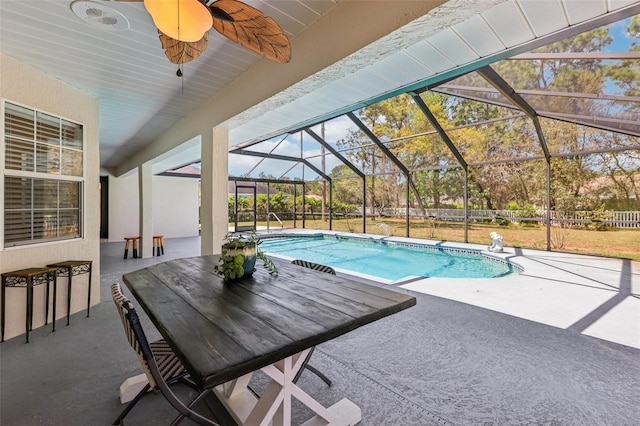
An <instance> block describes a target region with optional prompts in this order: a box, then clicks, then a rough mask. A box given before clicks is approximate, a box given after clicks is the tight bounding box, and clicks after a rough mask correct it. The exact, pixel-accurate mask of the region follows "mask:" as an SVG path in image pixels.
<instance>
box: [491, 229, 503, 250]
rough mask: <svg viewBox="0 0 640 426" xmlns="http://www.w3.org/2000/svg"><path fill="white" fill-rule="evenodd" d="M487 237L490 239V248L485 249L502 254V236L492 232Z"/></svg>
mask: <svg viewBox="0 0 640 426" xmlns="http://www.w3.org/2000/svg"><path fill="white" fill-rule="evenodd" d="M489 236H490V237H491V246H490V247H487V250H489V251H492V252H495V253H502V250H503V244H504V241H503V238H502V235H500V234H498V233H497V232H492V233H490V234H489Z"/></svg>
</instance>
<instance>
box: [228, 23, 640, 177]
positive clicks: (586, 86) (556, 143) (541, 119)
mask: <svg viewBox="0 0 640 426" xmlns="http://www.w3.org/2000/svg"><path fill="white" fill-rule="evenodd" d="M434 97H436V98H437V100H438V101H437V102H434V101H433V99H434ZM389 99H392V98H389ZM389 99H386V100H384V101H382V102H380V103H378V106H379V107H380V108H383V107H384V106H383V103H384V102H385V101H388V100H389ZM393 100H394V101H395V102H396V104H397V105H402V106H403V108H404V109H403V110H404V111H405V113H406V114H416V113H418V112H419V113H420V114H422V117H423V119H422V121H423V122H422V123H421V125H420V126H417V127H416V126H414V127H413V128H412V129H411V131H410V132H407V133H406V134H402V135H400V136H397V137H394V138H388V137H385V136H384V132H378V131H377V128H380V127H381V126H371V125H370V124H369V123H370V122H371V117H366V116H365V115H366V113H365V109H366V108H361V109H358V110H354V111H350V112H348V113H346V114H342V115H339V116H336V117H333V118H331V119H329V120H325V121H323V122H318V123H314V124H313V125H310V126H305V127H304V128H302V129H291V130H290V131H289V132H287V133H284V134H282V135H279V136H277V137H274V138H270V139H267V140H262V141H251V142H249V143H245V144H242V145H236V146H232V147H230V148H229V153H230V159H229V175H230V176H236V177H244V178H252V177H253V178H258V177H265V176H268V177H271V178H276V179H293V180H313V179H319V178H322V177H325V178H326V177H327V176H326V174H328V173H329V172H330V171H331V170H332V169H333V168H334V167H335V166H337V165H346V166H347V167H346V168H345V174H344V175H343V176H342V177H344V176H351V177H357V176H358V175H360V174H371V173H372V172H373V171H372V170H367V166H366V165H364V164H359V163H358V161H354V160H353V159H354V158H357V151H361V150H364V149H367V150H369V152H373V155H378V156H384V157H386V158H387V159H390V160H391V161H392V162H393V164H394V166H395V170H393V171H391V172H394V173H395V172H397V173H401V174H407V173H411V172H414V171H418V170H435V169H442V168H451V167H462V168H464V169H466V168H467V167H468V166H473V165H483V164H491V163H496V162H514V161H521V160H533V159H546V160H547V161H549V160H550V159H551V158H552V157H562V156H569V155H581V154H590V153H594V152H611V151H628V150H640V15H636V16H633V17H630V18H626V19H624V20H622V21H618V22H614V23H611V24H608V25H606V26H603V27H600V28H593V29H591V30H590V31H587V32H584V33H581V34H577V35H575V36H572V37H569V38H566V39H562V40H559V41H556V42H554V43H552V44H549V45H546V46H543V47H540V48H537V49H535V50H532V51H531V52H528V53H524V54H519V55H516V56H513V57H510V58H508V59H504V60H501V61H498V62H495V63H493V64H491V65H485V66H482V67H480V68H478V69H476V70H473V71H471V72H468V73H467V74H464V75H461V76H459V77H457V78H453V79H451V80H449V81H446V82H443V83H441V84H438V85H434V86H429V85H425V86H424V87H422V88H420V89H417V90H413V91H411V92H407V93H402V94H399V95H396V96H395V99H393ZM463 104H464V108H466V109H467V111H469V113H468V114H464V113H461V111H464V109H461V108H460V106H461V105H463ZM374 106H375V105H374ZM370 107H371V106H370ZM370 107H369V108H370ZM368 114H371V112H369V113H368ZM558 122H562V123H570V124H571V125H572V126H574V128H575V129H577V131H579V132H591V133H592V132H593V131H596V132H597V135H596V136H592V137H591V138H590V139H589V142H588V143H583V144H578V145H576V144H569V143H567V142H566V141H565V140H563V139H564V138H563V136H562V131H560V130H558V129H556V128H555V127H556V126H555V123H558ZM377 124H380V123H377ZM478 128H483V129H485V130H486V129H487V128H493V129H494V132H495V135H494V136H493V137H492V138H489V139H487V140H486V141H485V146H484V149H483V150H482V152H478V150H477V148H475V147H474V145H473V143H472V142H470V141H471V140H472V139H473V137H474V131H475V130H477V129H478ZM354 132H356V133H358V134H360V135H361V136H362V135H364V136H366V137H364V138H362V139H361V142H360V143H359V144H354V143H351V144H346V143H345V141H346V140H347V139H348V138H349V135H350V134H354ZM514 135H517V137H513V136H514ZM509 136H510V137H509ZM362 141H364V142H362ZM410 143H421V144H423V146H425V147H428V149H429V150H431V151H435V152H437V153H438V154H439V155H437V156H435V158H436V160H433V159H432V161H431V162H430V163H419V162H412V163H411V164H405V162H403V160H402V158H401V156H400V155H399V152H398V149H400V148H398V147H402V146H405V145H406V144H410ZM347 145H348V146H347ZM347 154H349V155H347ZM347 157H349V158H347ZM386 172H387V173H390V171H386Z"/></svg>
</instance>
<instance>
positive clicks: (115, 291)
mask: <svg viewBox="0 0 640 426" xmlns="http://www.w3.org/2000/svg"><path fill="white" fill-rule="evenodd" d="M111 297H113V301H114V303H115V304H116V307H117V308H118V313H119V314H120V319H121V320H122V325H123V326H124V331H125V334H126V335H127V340H128V341H129V344H130V345H131V347H132V348H133V350H135V351H136V354H137V355H138V359H139V360H140V364H142V369H143V370H144V373H145V375H146V376H147V379H148V380H149V384H150V385H151V387H152V388H154V387H155V386H156V382H155V380H154V379H153V376H152V374H151V371H150V370H149V366H148V365H147V362H146V361H145V360H144V358H143V357H142V351H141V349H140V343H139V342H138V340H137V339H136V338H135V335H134V334H133V330H132V329H131V325H130V324H129V320H128V319H127V317H126V314H127V310H128V309H132V308H133V304H132V303H131V301H130V300H129V299H127V297H126V296H125V295H124V294H122V291H121V289H120V284H118V283H115V284H112V285H111ZM149 346H151V351H152V352H153V357H154V359H155V360H156V364H158V369H159V370H160V374H162V378H163V379H164V380H165V382H171V381H173V380H174V379H176V378H177V377H180V376H183V375H184V374H186V371H185V369H184V367H183V365H182V363H181V362H180V360H179V359H178V357H176V355H175V353H174V352H173V350H172V349H171V348H170V347H169V344H168V343H167V342H166V341H165V340H164V339H160V340H156V341H155V342H151V343H150V344H149Z"/></svg>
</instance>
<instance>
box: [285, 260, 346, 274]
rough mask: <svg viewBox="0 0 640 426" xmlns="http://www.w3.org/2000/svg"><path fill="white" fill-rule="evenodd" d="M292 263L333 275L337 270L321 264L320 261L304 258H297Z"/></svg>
mask: <svg viewBox="0 0 640 426" xmlns="http://www.w3.org/2000/svg"><path fill="white" fill-rule="evenodd" d="M291 263H293V264H294V265H298V266H304V267H305V268H310V269H314V270H316V271H320V272H326V273H328V274H333V275H335V274H336V271H335V270H334V269H333V268H332V267H331V266H327V265H321V264H319V263H313V262H308V261H306V260H302V259H296V260H294V261H292V262H291Z"/></svg>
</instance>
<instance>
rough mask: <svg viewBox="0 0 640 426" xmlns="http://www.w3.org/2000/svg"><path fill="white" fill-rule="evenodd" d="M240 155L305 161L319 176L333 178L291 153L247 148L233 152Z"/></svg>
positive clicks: (304, 162)
mask: <svg viewBox="0 0 640 426" xmlns="http://www.w3.org/2000/svg"><path fill="white" fill-rule="evenodd" d="M233 153H234V154H238V155H248V156H251V157H260V158H270V159H272V160H282V161H295V162H298V163H303V164H304V165H305V166H308V167H309V168H310V169H311V170H313V171H314V172H316V173H317V174H318V175H319V176H321V177H323V178H324V179H326V180H327V181H329V182H331V178H330V177H329V176H327V175H326V174H324V173H323V172H322V170H320V169H319V168H317V167H316V166H314V165H313V164H311V163H310V162H309V161H307V160H305V159H304V158H298V157H291V156H289V155H280V154H269V153H267V152H257V151H247V150H245V149H239V150H236V151H234V152H233Z"/></svg>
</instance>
